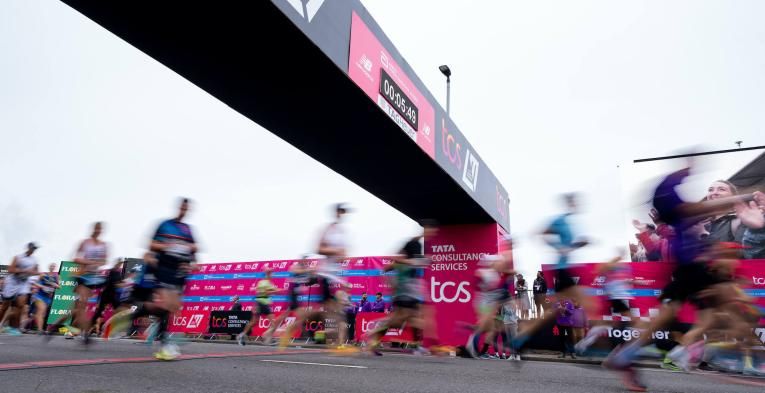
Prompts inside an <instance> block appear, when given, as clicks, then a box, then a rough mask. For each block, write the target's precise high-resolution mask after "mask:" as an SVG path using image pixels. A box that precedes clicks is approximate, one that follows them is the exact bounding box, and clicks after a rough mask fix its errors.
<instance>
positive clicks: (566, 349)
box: [555, 299, 576, 359]
mask: <svg viewBox="0 0 765 393" xmlns="http://www.w3.org/2000/svg"><path fill="white" fill-rule="evenodd" d="M555 310H556V312H557V317H556V319H555V325H556V327H557V328H558V334H559V337H560V356H558V357H559V358H561V359H564V358H565V357H566V354H567V353H568V354H570V355H571V358H572V359H576V357H575V356H574V343H573V338H574V332H573V330H572V329H571V316H572V315H573V313H574V304H573V303H571V301H570V300H568V299H561V300H559V301H558V302H557V303H555Z"/></svg>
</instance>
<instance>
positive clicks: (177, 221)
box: [0, 161, 765, 391]
mask: <svg viewBox="0 0 765 393" xmlns="http://www.w3.org/2000/svg"><path fill="white" fill-rule="evenodd" d="M690 166H691V163H690V161H689V163H688V165H687V167H686V168H684V169H682V170H680V171H677V172H674V173H671V174H669V175H668V176H666V178H664V180H663V181H662V182H661V183H660V184H659V185H658V186H657V188H656V189H655V192H654V194H653V198H652V204H653V207H654V209H655V210H654V213H653V214H654V215H656V216H657V217H661V220H662V222H664V223H666V224H667V225H669V226H671V227H672V229H673V230H674V232H675V233H676V235H675V236H673V237H672V238H671V242H672V244H670V245H669V246H670V247H668V248H667V249H668V250H669V252H670V253H671V255H670V257H671V263H673V264H674V272H673V273H672V277H671V279H670V281H669V282H670V283H669V284H668V285H667V286H666V288H664V289H663V291H662V293H661V297H660V300H661V306H660V311H659V315H658V316H656V317H655V318H653V319H652V320H651V321H650V322H646V323H640V322H638V321H635V322H628V321H629V320H630V319H629V318H627V317H628V316H629V301H630V299H632V285H633V284H634V281H633V280H632V278H631V277H632V275H631V274H630V272H629V267H628V266H629V265H627V264H625V263H622V262H620V261H621V260H622V258H623V257H622V256H621V255H619V256H616V257H614V258H613V259H612V260H610V261H608V262H605V263H603V264H601V265H600V268H599V270H600V273H601V275H602V276H604V277H606V279H605V280H606V283H605V292H606V295H607V296H608V299H609V305H610V308H611V310H610V312H611V313H612V314H614V315H618V314H621V315H622V316H624V317H625V318H622V319H621V320H620V321H619V322H615V325H614V326H610V327H611V328H616V329H620V330H624V329H627V328H630V329H637V330H640V331H641V334H640V335H639V336H638V337H637V338H636V339H634V340H632V341H630V342H629V343H625V342H620V343H613V345H614V347H615V348H614V349H613V350H612V351H610V353H609V354H608V356H607V357H606V360H605V361H604V362H603V365H604V366H605V367H606V368H608V369H611V370H614V371H616V372H619V373H620V374H621V375H622V376H623V382H624V385H625V387H626V388H627V389H628V390H631V391H644V390H645V389H646V388H645V385H644V384H643V383H642V381H641V379H640V377H639V375H638V373H637V372H636V371H635V369H634V368H633V362H634V360H635V359H636V358H637V357H639V356H641V355H645V354H646V353H648V352H650V350H646V347H649V346H650V345H651V344H652V337H653V333H654V332H656V331H659V330H662V329H667V328H670V329H672V326H675V325H676V324H675V323H674V322H675V321H676V317H677V314H678V311H679V309H680V307H681V306H682V305H683V303H684V302H691V303H692V304H693V305H694V306H696V308H697V309H698V316H697V319H696V321H697V322H696V323H695V324H694V325H693V326H692V327H691V328H690V330H687V331H685V332H683V333H681V334H679V335H678V337H679V338H678V339H677V340H676V341H677V345H676V346H675V347H674V348H671V350H668V353H667V354H666V357H665V360H664V363H665V364H671V365H673V366H675V367H677V368H679V369H681V370H684V371H690V370H691V369H693V368H695V367H701V368H712V369H718V370H724V371H733V372H740V373H743V374H745V375H751V376H765V371H763V370H762V368H757V367H755V366H754V363H753V356H754V352H756V351H757V350H758V349H762V347H761V345H762V344H761V342H759V341H758V339H757V337H756V336H755V335H754V334H753V329H754V328H755V327H756V326H757V323H758V321H759V320H760V318H762V317H763V315H762V311H761V310H760V309H758V307H757V306H756V305H755V303H754V301H753V300H752V299H751V298H749V297H748V296H747V295H746V294H745V292H744V291H743V290H742V289H741V288H740V287H739V284H738V282H737V281H736V278H735V276H734V273H733V272H734V271H735V268H736V264H737V261H738V260H739V259H740V257H741V253H742V246H741V245H740V244H738V243H733V242H724V241H715V240H710V239H709V237H702V236H700V235H699V231H698V230H697V226H698V223H699V222H700V220H701V219H702V218H704V217H708V216H709V215H710V214H714V213H716V212H726V211H730V210H732V209H733V208H734V207H736V206H739V205H741V204H746V205H750V206H756V205H758V204H759V205H760V206H765V196H763V195H762V194H761V193H759V192H756V193H754V194H746V195H732V196H728V197H724V198H714V199H708V200H704V201H701V202H691V201H686V200H683V199H682V198H681V197H680V195H679V194H678V191H677V188H678V187H679V186H680V185H681V184H682V182H683V181H684V179H685V178H686V177H687V176H688V175H689V173H690V170H691V168H690ZM563 202H564V204H565V207H566V211H565V212H564V213H563V214H561V215H559V216H557V217H556V218H555V219H554V220H552V221H551V222H550V224H549V225H547V227H546V229H545V230H544V231H543V233H542V234H541V236H542V237H543V239H544V241H545V242H546V243H547V244H548V245H549V246H550V247H552V248H553V249H554V250H555V251H556V253H557V261H556V265H555V269H554V281H553V285H554V295H553V296H555V297H557V298H559V299H569V300H572V301H573V302H575V303H576V304H578V305H581V307H582V308H583V309H584V310H585V311H586V312H587V314H589V315H595V314H597V313H598V310H597V303H596V302H595V301H594V298H593V297H592V296H591V294H589V293H588V292H587V291H586V290H585V288H584V287H582V286H580V285H578V282H577V280H576V279H575V277H574V274H573V273H572V272H571V264H570V255H571V253H572V252H574V251H575V250H577V249H580V248H582V247H586V246H587V245H588V244H589V240H588V239H587V238H585V237H582V236H579V235H577V234H576V233H574V230H573V229H572V226H571V224H570V219H571V216H572V215H574V214H576V213H577V211H578V200H577V196H576V194H567V195H564V197H563ZM190 205H191V202H190V201H189V200H188V199H182V200H181V201H180V203H179V206H178V212H177V214H176V215H175V217H173V218H172V219H168V220H165V221H163V222H162V223H161V224H160V225H159V227H158V228H157V229H156V231H155V233H154V235H153V237H152V238H151V239H150V241H149V242H148V247H147V250H146V254H145V255H144V256H143V261H144V264H143V265H136V266H135V267H133V268H131V269H129V270H128V271H127V272H126V273H125V272H124V271H123V270H124V269H125V268H124V267H123V266H122V264H121V263H118V264H116V265H115V266H112V267H109V268H106V265H107V261H108V260H109V257H110V255H109V247H108V246H107V243H105V242H104V241H103V240H101V233H102V231H103V229H104V225H103V224H102V223H100V222H98V223H95V224H94V225H93V228H92V232H91V235H90V237H88V238H87V239H85V240H83V241H82V242H80V244H79V245H78V246H77V252H76V255H75V256H74V259H73V261H74V262H75V263H76V265H77V267H78V268H77V269H78V271H77V272H76V274H75V277H76V287H75V295H76V296H75V298H76V300H75V301H74V303H73V306H72V309H71V310H70V313H68V314H66V315H63V316H62V317H61V318H60V319H59V320H57V321H54V322H52V323H49V324H48V325H47V327H45V328H44V326H45V321H44V319H45V317H46V316H47V312H46V310H47V309H48V308H49V307H50V305H51V302H52V299H53V294H54V292H55V290H56V289H57V288H58V287H59V285H60V283H59V279H58V277H57V274H56V272H55V270H56V266H55V265H51V266H50V267H49V269H48V271H47V272H45V273H39V272H38V262H37V260H36V259H35V257H34V253H35V250H36V249H37V248H38V246H37V244H35V243H29V244H28V245H27V250H26V251H25V252H24V253H22V254H20V255H18V256H16V257H14V258H13V261H12V263H11V265H10V268H9V273H10V275H9V276H8V277H7V278H6V279H5V283H4V286H3V292H2V299H3V302H2V306H0V318H1V319H2V320H4V321H7V324H8V326H9V327H8V328H6V329H5V332H6V333H8V334H20V330H19V328H22V327H28V328H30V330H32V328H36V330H37V331H38V332H39V334H41V335H43V336H44V337H45V338H46V339H50V338H51V337H52V336H53V335H55V334H56V333H57V332H59V330H60V329H61V328H62V327H65V330H66V331H67V336H68V338H73V337H75V336H79V337H81V339H80V340H81V341H82V343H83V345H89V344H90V343H91V341H92V340H91V339H90V337H91V335H93V334H95V335H100V336H102V337H104V338H109V337H114V336H116V335H128V336H129V335H131V333H132V332H131V329H134V326H135V323H134V322H135V321H136V320H137V319H139V318H148V319H149V320H150V321H151V324H150V326H149V328H147V329H146V332H147V333H145V336H146V338H147V340H152V341H153V340H156V341H158V342H159V350H158V351H157V352H156V353H155V354H154V356H155V357H156V358H157V359H161V360H173V359H175V358H177V357H178V356H179V354H180V351H179V348H178V345H177V344H176V343H174V342H173V340H172V339H171V335H169V334H168V323H169V318H170V317H171V316H172V315H173V314H174V313H176V312H177V311H178V310H179V309H180V308H181V306H182V299H183V297H182V294H183V289H184V286H185V283H186V278H187V277H188V276H189V275H190V274H191V273H192V272H194V271H195V269H196V253H197V245H196V242H195V240H194V236H193V233H192V229H191V227H190V226H189V225H188V224H186V223H185V222H184V219H185V217H186V214H187V212H188V210H189V208H190ZM349 212H350V208H349V207H348V206H347V205H346V204H338V205H336V206H335V207H334V220H333V221H332V222H331V223H330V224H329V225H328V226H327V227H326V228H325V229H324V231H323V232H322V235H321V237H320V240H319V242H318V245H317V247H316V252H317V253H318V254H319V255H320V256H321V258H318V259H317V262H316V263H310V264H309V263H307V262H306V261H305V260H301V261H297V262H295V263H294V264H293V265H292V266H291V267H290V268H289V273H290V275H289V277H288V284H287V286H286V288H287V289H286V295H287V296H288V299H289V300H288V310H287V312H282V313H281V314H280V315H279V316H278V317H275V315H274V312H273V311H272V309H271V303H272V295H274V294H277V293H280V292H282V290H281V289H280V288H278V287H276V286H275V285H274V284H273V283H272V282H271V272H270V271H266V272H265V278H263V279H261V280H260V281H259V282H258V284H257V286H256V289H255V291H256V297H255V298H256V299H255V300H256V303H255V304H256V307H255V309H254V310H253V311H254V312H253V317H252V320H251V321H250V322H249V323H248V324H247V326H246V327H245V329H244V331H243V332H241V333H240V334H239V335H238V336H237V341H238V343H239V344H240V345H246V344H247V343H248V342H249V341H248V334H249V332H250V329H251V328H252V327H253V326H254V325H255V324H256V323H257V321H258V318H261V317H262V318H266V319H268V320H269V321H270V328H269V329H268V330H267V331H266V332H265V334H264V343H265V344H266V345H271V344H272V341H273V336H274V335H275V332H276V330H277V328H278V327H280V326H283V324H284V322H285V318H287V316H289V315H294V317H295V320H294V321H293V322H292V323H291V324H289V325H288V326H287V327H286V331H285V332H283V333H282V334H281V337H279V345H280V346H281V347H286V346H288V345H289V344H290V342H291V338H292V337H294V333H295V329H300V328H301V326H302V324H303V322H304V321H306V320H312V321H314V320H322V321H324V320H327V321H328V320H333V321H336V323H334V324H333V326H334V327H333V328H332V329H327V333H328V334H330V333H331V334H333V335H334V336H335V337H336V340H335V343H336V344H335V346H334V348H333V349H334V351H335V352H336V353H338V354H353V353H356V352H360V351H361V349H363V350H364V351H365V352H367V353H369V354H371V355H376V356H382V352H381V351H380V345H381V341H382V338H383V337H384V336H385V334H386V332H387V331H388V330H389V329H396V328H401V327H402V326H405V325H406V326H408V327H409V328H411V329H413V331H414V336H415V342H416V343H417V346H416V347H415V350H414V352H415V353H418V354H421V355H431V354H432V355H438V354H443V353H450V352H454V351H457V348H453V347H447V346H444V345H441V343H440V342H439V340H438V336H437V334H435V333H434V332H435V331H436V327H435V318H434V314H435V308H434V307H433V305H432V304H430V303H429V301H428V297H427V296H426V293H427V291H426V282H425V280H424V276H425V271H426V270H427V269H428V268H429V265H430V259H429V258H428V256H427V255H426V253H425V249H424V239H425V238H429V237H433V236H435V235H436V233H437V231H438V224H437V223H436V222H435V221H431V220H422V221H421V222H420V225H421V227H422V232H421V233H419V234H418V235H417V236H415V237H412V238H411V239H409V240H408V241H406V242H405V244H404V245H403V247H402V248H401V250H400V251H399V252H398V253H397V256H396V257H395V258H393V261H392V263H390V264H388V265H385V267H384V269H383V270H384V271H385V272H386V273H388V275H389V276H390V278H391V281H392V288H393V289H392V299H393V301H392V306H393V307H392V311H391V312H390V313H389V314H388V315H387V317H386V318H385V319H384V320H383V321H382V322H381V323H378V324H377V326H376V327H375V328H374V329H372V330H371V331H369V332H368V333H367V335H366V337H364V338H363V343H362V345H361V346H356V345H350V344H349V340H348V337H349V335H348V331H347V324H345V323H342V322H343V321H345V315H344V311H343V310H344V308H345V307H347V305H348V303H349V295H348V293H349V292H350V286H349V284H348V283H347V282H346V281H345V279H344V277H343V273H342V269H341V262H342V261H343V259H345V258H346V257H347V244H348V243H347V235H346V232H345V230H344V227H343V217H344V216H345V215H346V214H348V213H349ZM504 241H505V242H507V244H505V245H504V246H503V247H501V248H500V249H501V250H505V251H502V252H499V253H497V254H495V255H487V256H485V257H483V258H482V259H481V260H480V261H479V262H478V266H477V269H476V270H475V278H474V280H475V282H474V284H475V285H474V287H475V288H476V290H477V292H476V296H475V297H474V307H475V310H476V315H477V319H476V321H475V323H474V324H472V325H469V326H466V327H464V328H465V329H468V330H469V338H468V339H467V341H466V342H465V344H464V350H465V353H466V354H468V355H469V356H471V357H473V358H477V359H507V360H510V361H516V362H517V361H520V360H521V358H522V357H521V356H522V353H523V351H524V349H525V347H526V346H527V344H528V343H529V340H530V339H531V338H532V337H534V335H535V334H537V333H538V332H539V331H540V329H543V328H544V327H545V326H549V325H551V324H553V323H554V320H555V318H556V316H557V310H556V309H554V308H550V309H548V310H546V313H545V315H544V316H543V317H541V318H537V319H535V320H533V321H529V323H528V324H526V325H524V326H519V324H518V320H519V318H518V315H517V311H516V310H517V307H516V305H515V304H514V302H515V301H516V300H515V299H514V298H513V296H511V294H512V293H513V290H514V289H513V277H514V276H515V274H516V272H515V271H514V270H513V258H512V240H511V239H510V238H509V237H507V238H505V239H504ZM33 277H36V278H35V279H33ZM309 286H315V287H318V288H319V291H318V293H319V298H320V299H319V301H318V306H317V304H316V303H314V304H313V306H312V307H308V305H307V304H305V302H303V301H302V299H303V296H301V294H302V288H304V287H309ZM96 290H100V296H99V299H98V302H97V307H96V310H95V313H93V314H91V313H89V312H88V301H89V299H91V298H92V297H93V294H94V291H96ZM30 307H31V308H33V310H30ZM106 308H111V309H112V310H113V314H112V316H111V317H110V318H109V319H108V320H106V321H103V318H102V316H103V311H104V310H105V309H106ZM25 322H26V323H25ZM329 325H330V324H329V323H328V324H327V326H328V327H329ZM608 329H609V326H607V325H601V326H597V327H593V328H592V329H590V330H589V332H588V333H587V335H586V336H585V337H584V338H583V339H582V340H580V341H579V342H578V343H577V344H576V345H575V349H576V352H577V353H579V354H586V353H587V352H588V351H590V350H591V348H592V347H593V345H594V344H595V343H596V342H598V341H599V340H601V339H602V338H603V337H604V336H606V335H607V334H606V332H607V331H608ZM673 330H674V329H673ZM351 337H352V336H351ZM492 347H493V349H494V351H493V352H492V351H490V348H492ZM731 358H736V360H738V361H739V362H738V363H737V364H740V365H741V366H740V367H738V368H737V369H736V368H735V367H731V366H729V365H730V364H731V361H730V359H731ZM726 365H728V366H726Z"/></svg>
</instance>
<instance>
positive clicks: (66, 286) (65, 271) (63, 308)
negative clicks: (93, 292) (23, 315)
mask: <svg viewBox="0 0 765 393" xmlns="http://www.w3.org/2000/svg"><path fill="white" fill-rule="evenodd" d="M76 272H77V264H76V263H74V262H69V261H63V262H61V265H60V267H59V270H58V277H59V287H58V289H56V292H54V293H53V302H52V303H51V305H50V312H49V313H48V321H47V323H53V322H55V321H56V320H58V319H59V318H61V317H62V316H65V315H69V314H70V313H71V309H72V304H74V300H75V295H74V287H75V286H77V282H76V281H75V278H74V274H75V273H76Z"/></svg>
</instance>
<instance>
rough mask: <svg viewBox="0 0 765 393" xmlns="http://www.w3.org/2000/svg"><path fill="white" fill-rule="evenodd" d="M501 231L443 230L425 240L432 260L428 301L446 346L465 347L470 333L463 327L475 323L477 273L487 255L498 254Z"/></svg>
mask: <svg viewBox="0 0 765 393" xmlns="http://www.w3.org/2000/svg"><path fill="white" fill-rule="evenodd" d="M498 227H499V226H498V225H497V224H477V225H452V226H442V227H441V228H439V231H438V234H437V235H436V236H434V237H433V238H430V239H425V253H426V254H428V255H429V256H430V257H431V259H432V262H431V265H430V269H428V270H427V271H426V273H425V279H426V288H427V293H426V299H427V302H428V303H429V304H431V305H433V306H434V307H435V321H436V323H437V332H436V333H437V338H438V340H439V341H440V342H441V343H443V344H447V345H463V344H464V343H465V342H466V340H467V337H468V335H469V334H470V332H469V331H468V330H467V329H465V328H463V327H462V326H464V325H466V324H474V323H475V322H476V314H475V309H474V305H473V301H474V299H475V296H476V294H475V292H476V288H475V270H476V266H477V264H478V261H479V259H481V258H482V257H483V256H484V255H486V254H496V253H497V251H498V248H499V240H498V232H497V231H498ZM426 334H428V332H426Z"/></svg>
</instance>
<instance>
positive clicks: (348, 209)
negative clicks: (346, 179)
mask: <svg viewBox="0 0 765 393" xmlns="http://www.w3.org/2000/svg"><path fill="white" fill-rule="evenodd" d="M340 210H342V211H344V212H346V213H350V212H351V211H353V209H351V207H350V206H349V205H348V204H347V203H345V202H342V203H338V204H336V205H335V211H340Z"/></svg>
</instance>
